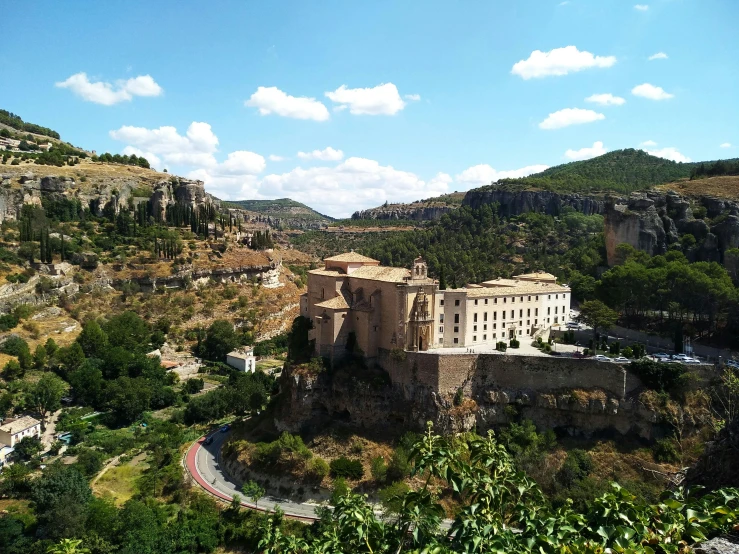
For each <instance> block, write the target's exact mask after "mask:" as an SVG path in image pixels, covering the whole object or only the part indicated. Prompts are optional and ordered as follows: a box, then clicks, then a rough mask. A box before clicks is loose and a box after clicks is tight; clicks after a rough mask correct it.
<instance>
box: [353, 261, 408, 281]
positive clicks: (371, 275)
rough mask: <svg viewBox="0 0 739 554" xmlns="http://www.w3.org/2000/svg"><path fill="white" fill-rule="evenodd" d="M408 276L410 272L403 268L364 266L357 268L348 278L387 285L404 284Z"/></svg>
mask: <svg viewBox="0 0 739 554" xmlns="http://www.w3.org/2000/svg"><path fill="white" fill-rule="evenodd" d="M410 276H411V271H410V270H409V269H406V268H404V267H385V266H376V265H374V266H373V265H366V266H363V267H358V268H357V269H355V270H354V271H352V272H351V275H350V276H349V277H357V278H359V279H371V280H373V281H385V282H388V283H404V282H405V281H406V279H407V278H409V277H410Z"/></svg>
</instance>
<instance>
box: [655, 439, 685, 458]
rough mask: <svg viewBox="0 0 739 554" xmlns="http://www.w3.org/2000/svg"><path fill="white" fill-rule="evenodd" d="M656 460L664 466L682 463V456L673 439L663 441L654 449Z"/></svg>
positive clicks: (657, 443) (658, 442)
mask: <svg viewBox="0 0 739 554" xmlns="http://www.w3.org/2000/svg"><path fill="white" fill-rule="evenodd" d="M652 454H653V455H654V460H655V461H657V462H659V463H662V464H674V463H677V462H679V461H680V455H679V454H678V452H677V448H676V447H675V441H673V440H672V439H662V440H659V441H657V442H656V444H655V445H654V447H652Z"/></svg>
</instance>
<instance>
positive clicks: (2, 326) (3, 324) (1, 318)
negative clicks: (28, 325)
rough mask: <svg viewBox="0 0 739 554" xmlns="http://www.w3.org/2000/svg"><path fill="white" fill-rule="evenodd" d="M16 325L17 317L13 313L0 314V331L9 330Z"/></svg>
mask: <svg viewBox="0 0 739 554" xmlns="http://www.w3.org/2000/svg"><path fill="white" fill-rule="evenodd" d="M17 325H18V318H17V317H16V316H15V315H13V314H4V315H0V331H10V330H11V329H13V328H14V327H16V326H17Z"/></svg>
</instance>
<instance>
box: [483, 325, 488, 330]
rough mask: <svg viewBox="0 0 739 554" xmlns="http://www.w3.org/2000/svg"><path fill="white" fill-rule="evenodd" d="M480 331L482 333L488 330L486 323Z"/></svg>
mask: <svg viewBox="0 0 739 554" xmlns="http://www.w3.org/2000/svg"><path fill="white" fill-rule="evenodd" d="M482 330H483V331H487V330H488V324H487V323H486V324H485V325H483V326H482Z"/></svg>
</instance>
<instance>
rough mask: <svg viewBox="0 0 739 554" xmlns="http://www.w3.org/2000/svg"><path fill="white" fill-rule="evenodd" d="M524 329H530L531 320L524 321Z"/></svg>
mask: <svg viewBox="0 0 739 554" xmlns="http://www.w3.org/2000/svg"><path fill="white" fill-rule="evenodd" d="M526 327H531V320H530V319H527V320H526Z"/></svg>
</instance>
